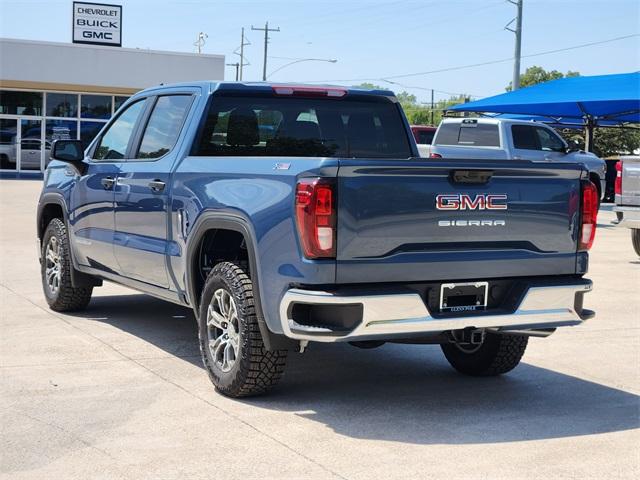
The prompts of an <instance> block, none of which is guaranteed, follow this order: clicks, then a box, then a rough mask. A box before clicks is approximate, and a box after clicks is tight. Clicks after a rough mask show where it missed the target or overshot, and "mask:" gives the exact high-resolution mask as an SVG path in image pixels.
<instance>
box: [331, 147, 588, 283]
mask: <svg viewBox="0 0 640 480" xmlns="http://www.w3.org/2000/svg"><path fill="white" fill-rule="evenodd" d="M469 171H475V172H487V173H480V174H467V173H465V172H469ZM474 175H475V177H474ZM478 175H479V176H478ZM583 176H585V174H584V172H583V170H582V167H581V166H580V165H573V164H544V165H540V164H536V163H531V162H524V161H509V162H508V163H505V162H504V161H487V160H481V161H479V160H447V161H438V162H434V161H431V160H422V159H420V160H418V159H413V160H379V159H372V160H370V161H367V160H363V159H358V160H341V161H340V168H339V170H338V232H337V247H338V248H337V269H336V280H337V282H338V283H362V282H363V279H365V281H366V282H414V281H416V282H418V281H427V280H454V279H484V278H499V277H518V276H534V275H562V274H575V273H576V256H577V253H576V251H577V240H578V230H579V228H578V227H579V225H578V223H579V215H578V214H579V208H580V178H581V177H583ZM486 179H488V180H486ZM483 180H485V181H484V182H483ZM474 182H475V183H474ZM477 182H483V183H477ZM439 195H440V196H441V197H440V203H439V206H437V205H436V202H437V198H438V196H439ZM489 203H490V205H489ZM501 206H502V207H501ZM505 206H506V208H505ZM488 207H493V208H488Z"/></svg>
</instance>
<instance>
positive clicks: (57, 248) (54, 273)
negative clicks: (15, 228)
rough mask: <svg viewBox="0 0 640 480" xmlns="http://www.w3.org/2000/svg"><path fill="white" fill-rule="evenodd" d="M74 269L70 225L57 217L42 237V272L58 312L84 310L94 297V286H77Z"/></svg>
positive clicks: (50, 300)
mask: <svg viewBox="0 0 640 480" xmlns="http://www.w3.org/2000/svg"><path fill="white" fill-rule="evenodd" d="M71 268H73V267H72V264H71V252H70V250H69V238H68V236H67V228H66V226H65V224H64V222H63V221H62V220H60V219H59V218H54V219H53V220H51V222H49V225H48V226H47V229H46V230H45V232H44V236H43V238H42V261H41V264H40V274H41V277H42V289H43V290H44V296H45V298H46V299H47V303H48V304H49V307H50V308H51V309H52V310H55V311H57V312H73V311H78V310H84V309H85V308H86V307H87V305H88V304H89V301H90V300H91V294H92V293H93V287H79V288H75V287H74V286H73V284H72V283H71Z"/></svg>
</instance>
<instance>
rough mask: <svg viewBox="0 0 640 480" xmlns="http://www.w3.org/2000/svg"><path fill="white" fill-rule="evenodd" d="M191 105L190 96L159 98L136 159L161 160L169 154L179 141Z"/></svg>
mask: <svg viewBox="0 0 640 480" xmlns="http://www.w3.org/2000/svg"><path fill="white" fill-rule="evenodd" d="M190 104H191V96H189V95H166V96H162V97H158V101H157V102H156V105H155V107H154V108H153V112H152V113H151V116H150V117H149V122H148V123H147V127H146V128H145V131H144V135H143V136H142V142H141V143H140V149H139V150H138V155H136V158H142V159H149V158H159V157H162V156H163V155H164V154H166V153H167V152H169V150H171V149H172V148H173V145H174V144H175V143H176V140H177V139H178V135H179V134H180V129H181V128H182V124H183V123H184V118H185V116H186V115H187V111H188V110H189V105H190Z"/></svg>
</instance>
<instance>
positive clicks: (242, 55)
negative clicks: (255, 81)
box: [236, 27, 251, 80]
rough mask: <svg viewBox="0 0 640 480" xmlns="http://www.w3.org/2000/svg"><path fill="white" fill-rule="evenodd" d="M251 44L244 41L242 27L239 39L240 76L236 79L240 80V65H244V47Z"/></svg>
mask: <svg viewBox="0 0 640 480" xmlns="http://www.w3.org/2000/svg"><path fill="white" fill-rule="evenodd" d="M246 45H251V44H250V43H249V42H247V43H244V27H242V38H241V40H240V76H239V77H238V78H237V79H236V80H242V67H244V47H245V46H246Z"/></svg>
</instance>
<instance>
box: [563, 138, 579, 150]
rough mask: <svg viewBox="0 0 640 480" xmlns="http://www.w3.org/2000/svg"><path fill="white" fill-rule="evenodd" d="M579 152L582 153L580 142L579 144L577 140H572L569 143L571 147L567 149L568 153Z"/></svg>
mask: <svg viewBox="0 0 640 480" xmlns="http://www.w3.org/2000/svg"><path fill="white" fill-rule="evenodd" d="M579 151H580V142H578V141H577V140H571V141H570V142H569V146H567V149H566V150H565V152H566V153H571V152H579Z"/></svg>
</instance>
